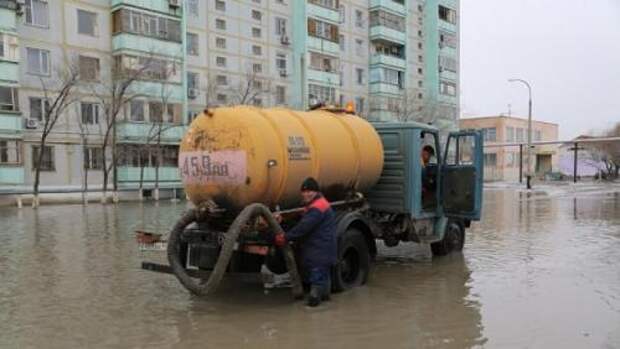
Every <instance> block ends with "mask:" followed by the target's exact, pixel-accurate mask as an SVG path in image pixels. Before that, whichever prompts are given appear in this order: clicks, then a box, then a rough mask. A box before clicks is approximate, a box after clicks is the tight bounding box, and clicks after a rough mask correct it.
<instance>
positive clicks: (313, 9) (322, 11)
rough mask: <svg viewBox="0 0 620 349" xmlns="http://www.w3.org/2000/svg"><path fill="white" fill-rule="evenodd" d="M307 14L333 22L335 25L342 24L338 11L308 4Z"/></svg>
mask: <svg viewBox="0 0 620 349" xmlns="http://www.w3.org/2000/svg"><path fill="white" fill-rule="evenodd" d="M306 12H307V14H308V17H313V18H317V19H320V20H325V21H327V22H332V23H335V24H338V23H339V22H340V13H339V12H338V10H337V9H333V8H329V7H324V6H320V5H316V4H312V3H308V6H307V7H306Z"/></svg>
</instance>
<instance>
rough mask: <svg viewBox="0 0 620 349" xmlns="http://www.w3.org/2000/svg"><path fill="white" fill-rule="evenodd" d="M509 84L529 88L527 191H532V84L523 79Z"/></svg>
mask: <svg viewBox="0 0 620 349" xmlns="http://www.w3.org/2000/svg"><path fill="white" fill-rule="evenodd" d="M508 82H520V83H522V84H524V85H525V86H527V91H528V93H529V102H528V115H527V173H526V180H527V189H532V171H531V169H532V167H531V166H530V164H531V163H532V162H531V161H532V87H531V86H530V84H529V83H528V82H527V81H525V80H523V79H509V80H508Z"/></svg>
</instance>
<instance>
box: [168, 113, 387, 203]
mask: <svg viewBox="0 0 620 349" xmlns="http://www.w3.org/2000/svg"><path fill="white" fill-rule="evenodd" d="M382 168H383V146H382V144H381V140H380V138H379V135H378V134H377V132H376V131H375V129H374V128H373V127H372V126H371V125H370V124H369V123H368V122H367V121H365V120H364V119H362V118H360V117H357V116H355V115H350V114H345V113H339V112H332V111H328V110H315V111H309V112H300V111H293V110H289V109H284V108H276V109H261V108H255V107H248V106H239V107H230V108H216V109H211V110H208V111H206V112H203V113H202V114H201V115H199V116H198V117H197V118H196V119H195V120H194V121H193V122H192V124H191V125H190V126H189V129H188V131H187V133H186V134H185V136H184V138H183V140H182V142H181V146H180V154H179V170H180V173H181V178H182V180H183V184H184V187H185V192H186V193H187V195H188V196H189V198H190V199H191V201H192V202H193V203H194V204H199V203H201V202H203V201H205V200H209V199H211V200H213V201H215V203H217V204H218V205H219V206H221V207H223V208H227V209H229V210H239V209H241V208H243V207H244V206H246V205H248V204H250V203H253V202H261V203H264V204H266V205H269V206H271V207H275V206H276V205H280V207H281V208H288V207H293V206H299V203H300V196H299V188H300V186H301V183H302V181H303V180H304V179H305V178H306V177H309V176H312V177H314V178H316V179H317V180H318V182H319V183H320V185H321V190H322V191H323V192H324V193H325V195H326V196H327V197H328V198H330V199H331V200H337V199H340V198H342V196H343V195H344V194H345V193H346V192H349V191H352V190H355V191H360V192H365V191H367V190H368V189H370V187H372V186H373V185H374V184H375V183H376V182H377V180H378V179H379V176H380V175H381V170H382Z"/></svg>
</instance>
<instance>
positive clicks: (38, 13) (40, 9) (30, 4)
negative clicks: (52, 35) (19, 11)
mask: <svg viewBox="0 0 620 349" xmlns="http://www.w3.org/2000/svg"><path fill="white" fill-rule="evenodd" d="M24 14H25V16H24V18H25V21H26V24H30V25H36V26H39V27H47V26H48V25H49V13H48V9H47V0H45V1H44V0H25V1H24Z"/></svg>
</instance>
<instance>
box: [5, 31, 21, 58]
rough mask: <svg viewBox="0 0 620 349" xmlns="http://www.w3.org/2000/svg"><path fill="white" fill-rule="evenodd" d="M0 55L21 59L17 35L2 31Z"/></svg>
mask: <svg viewBox="0 0 620 349" xmlns="http://www.w3.org/2000/svg"><path fill="white" fill-rule="evenodd" d="M0 57H1V58H4V59H10V60H12V61H19V45H18V43H17V35H13V34H8V33H1V32H0Z"/></svg>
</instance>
